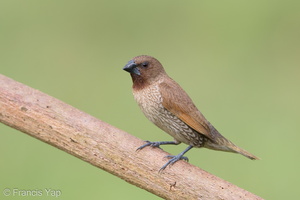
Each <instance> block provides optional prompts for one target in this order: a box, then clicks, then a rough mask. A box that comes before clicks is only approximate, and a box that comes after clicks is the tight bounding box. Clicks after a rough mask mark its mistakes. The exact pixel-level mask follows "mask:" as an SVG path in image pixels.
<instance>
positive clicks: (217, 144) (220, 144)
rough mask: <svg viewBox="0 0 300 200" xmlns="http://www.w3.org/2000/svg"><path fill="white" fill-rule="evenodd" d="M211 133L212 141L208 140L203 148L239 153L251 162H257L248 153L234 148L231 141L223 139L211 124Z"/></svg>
mask: <svg viewBox="0 0 300 200" xmlns="http://www.w3.org/2000/svg"><path fill="white" fill-rule="evenodd" d="M210 129H211V133H212V135H213V136H214V141H210V140H208V141H207V142H206V143H205V145H204V147H206V148H209V149H214V150H219V151H228V152H234V153H239V154H241V155H243V156H245V157H247V158H249V159H251V160H259V158H258V157H256V156H255V155H253V154H251V153H249V152H248V151H246V150H244V149H242V148H240V147H238V146H236V145H235V144H233V143H232V142H231V141H229V140H227V139H226V138H225V137H223V136H222V135H221V134H220V133H219V132H218V131H217V130H216V129H215V128H214V127H213V126H212V125H211V124H210Z"/></svg>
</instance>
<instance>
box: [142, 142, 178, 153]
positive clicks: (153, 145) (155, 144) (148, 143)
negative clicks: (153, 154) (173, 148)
mask: <svg viewBox="0 0 300 200" xmlns="http://www.w3.org/2000/svg"><path fill="white" fill-rule="evenodd" d="M145 142H147V143H146V144H144V145H142V146H140V147H139V148H137V151H138V150H141V149H143V148H144V147H147V146H150V147H158V148H160V147H159V146H160V145H165V144H174V145H178V144H180V142H175V141H164V142H150V141H145ZM160 149H161V148H160Z"/></svg>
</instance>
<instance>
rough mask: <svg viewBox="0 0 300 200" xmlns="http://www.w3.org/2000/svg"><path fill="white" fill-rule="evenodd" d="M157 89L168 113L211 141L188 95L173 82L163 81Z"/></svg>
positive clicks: (202, 120)
mask: <svg viewBox="0 0 300 200" xmlns="http://www.w3.org/2000/svg"><path fill="white" fill-rule="evenodd" d="M159 89H160V92H161V95H162V100H163V101H162V104H163V106H164V107H165V108H166V109H167V110H168V111H170V112H171V113H172V114H174V115H175V116H176V117H178V118H179V119H181V120H182V121H183V122H184V123H186V124H187V125H188V126H189V127H191V128H192V129H194V130H196V131H197V132H199V133H200V134H202V135H205V136H206V137H208V138H210V139H213V135H211V133H210V129H209V127H208V122H207V120H206V119H205V117H204V116H203V115H202V114H201V112H200V111H199V110H198V109H197V107H196V106H195V105H194V103H193V101H192V100H191V98H190V97H189V96H188V94H187V93H186V92H185V91H184V90H183V89H182V88H181V87H180V86H179V85H178V84H177V83H176V82H175V81H174V80H172V79H167V80H165V81H164V82H162V83H160V85H159Z"/></svg>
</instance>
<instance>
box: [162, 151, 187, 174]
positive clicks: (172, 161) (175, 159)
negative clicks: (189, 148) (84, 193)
mask: <svg viewBox="0 0 300 200" xmlns="http://www.w3.org/2000/svg"><path fill="white" fill-rule="evenodd" d="M165 158H170V160H169V161H168V162H167V163H166V164H165V165H164V166H162V167H161V168H160V170H159V172H161V171H163V170H164V169H166V167H167V166H168V165H170V166H171V165H173V164H174V163H176V162H177V161H178V160H185V161H187V162H188V161H189V159H188V157H185V156H183V154H178V155H176V156H172V155H168V156H165Z"/></svg>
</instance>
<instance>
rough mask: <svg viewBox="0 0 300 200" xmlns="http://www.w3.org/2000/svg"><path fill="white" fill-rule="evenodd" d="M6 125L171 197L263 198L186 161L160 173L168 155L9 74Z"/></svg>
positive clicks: (0, 85)
mask: <svg viewBox="0 0 300 200" xmlns="http://www.w3.org/2000/svg"><path fill="white" fill-rule="evenodd" d="M0 122H2V123H4V124H6V125H8V126H10V127H12V128H15V129H18V130H20V131H22V132H24V133H26V134H28V135H30V136H32V137H34V138H37V139H39V140H41V141H43V142H46V143H48V144H50V145H52V146H54V147H56V148H59V149H61V150H63V151H65V152H67V153H69V154H71V155H73V156H76V157H78V158H79V159H82V160H84V161H86V162H88V163H90V164H92V165H94V166H96V167H98V168H101V169H103V170H105V171H107V172H109V173H111V174H113V175H115V176H118V177H120V178H122V179H124V180H125V181H127V182H129V183H130V184H133V185H135V186H138V187H140V188H142V189H145V190H147V191H149V192H151V193H153V194H155V195H157V196H160V197H162V198H165V199H261V198H260V197H258V196H256V195H254V194H252V193H250V192H248V191H245V190H243V189H241V188H239V187H237V186H235V185H232V184H231V183H229V182H226V181H224V180H222V179H220V178H218V177H216V176H214V175H212V174H209V173H207V172H206V171H203V170H202V169H199V168H198V167H195V166H193V165H191V164H189V163H186V162H184V161H179V162H177V163H176V165H174V166H172V167H171V168H167V169H166V170H165V171H163V172H162V173H158V169H160V167H161V166H162V165H163V164H164V162H165V161H164V160H161V159H157V158H162V157H164V156H166V155H167V153H166V152H164V151H162V150H160V149H158V148H145V149H144V150H143V151H142V152H136V151H135V150H136V148H137V147H139V146H141V145H142V144H143V141H141V140H140V139H138V138H136V137H134V136H132V135H130V134H128V133H126V132H124V131H122V130H120V129H118V128H115V127H113V126H111V125H109V124H107V123H105V122H103V121H101V120H98V119H96V118H94V117H92V116H90V115H88V114H86V113H84V112H82V111H80V110H78V109H76V108H74V107H72V106H70V105H68V104H65V103H63V102H62V101H60V100H57V99H55V98H53V97H51V96H48V95H46V94H44V93H42V92H40V91H38V90H35V89H32V88H30V87H28V86H26V85H23V84H21V83H18V82H16V81H14V80H12V79H10V78H7V77H5V76H3V75H0Z"/></svg>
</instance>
